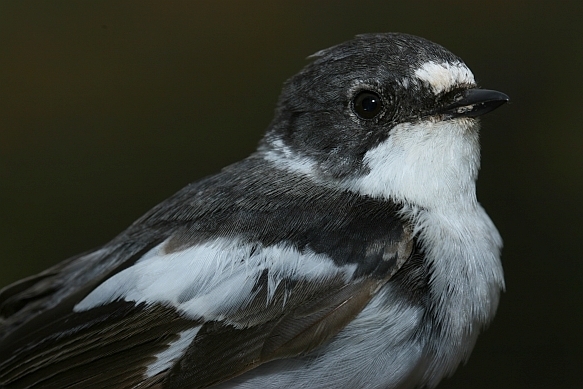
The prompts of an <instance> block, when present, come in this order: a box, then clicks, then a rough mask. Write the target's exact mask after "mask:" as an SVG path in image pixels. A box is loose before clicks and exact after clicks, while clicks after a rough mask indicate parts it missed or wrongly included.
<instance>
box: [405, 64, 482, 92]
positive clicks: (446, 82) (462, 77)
mask: <svg viewBox="0 0 583 389" xmlns="http://www.w3.org/2000/svg"><path fill="white" fill-rule="evenodd" d="M415 76H416V77H417V78H418V79H419V80H421V81H423V82H426V83H428V84H429V86H431V89H432V90H433V93H435V94H438V93H441V92H444V91H447V90H450V89H452V88H454V87H455V86H457V85H460V84H461V85H463V84H475V83H476V81H475V80H474V75H473V74H472V72H471V71H470V69H468V67H467V66H466V65H464V64H463V63H461V62H458V63H436V62H433V61H429V62H425V63H424V64H423V65H422V66H421V67H420V68H419V69H417V70H416V71H415Z"/></svg>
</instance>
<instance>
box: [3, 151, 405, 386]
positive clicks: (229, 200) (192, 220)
mask: <svg viewBox="0 0 583 389" xmlns="http://www.w3.org/2000/svg"><path fill="white" fill-rule="evenodd" d="M398 211H399V208H398V206H397V204H394V203H390V202H387V201H382V200H378V199H374V198H370V197H366V196H361V195H356V194H353V193H350V192H347V191H342V190H339V189H337V188H334V187H330V186H327V185H319V184H316V183H314V181H313V180H310V179H308V178H306V177H302V176H300V175H297V174H293V173H290V172H287V171H285V170H281V169H277V168H276V167H274V166H269V169H266V166H265V165H264V162H263V161H260V160H257V159H256V158H248V159H247V160H244V161H242V162H240V163H237V164H235V165H232V166H230V167H228V168H226V169H224V170H223V171H222V172H221V173H219V174H217V175H215V176H211V177H208V178H206V179H203V180H201V181H199V182H197V183H194V184H191V185H189V186H187V187H186V188H184V189H183V190H181V191H179V192H178V193H176V194H175V195H174V196H172V197H171V198H169V199H168V200H166V201H164V202H163V203H161V204H160V205H158V206H157V207H155V208H153V209H152V210H151V211H150V212H148V213H147V214H145V215H144V216H143V217H142V218H140V219H139V220H138V221H136V222H135V223H134V224H133V225H131V226H130V227H129V228H128V229H127V230H126V231H125V232H124V233H122V234H121V235H119V236H118V237H116V238H115V239H114V240H112V242H110V243H109V244H108V245H106V246H104V247H103V248H101V249H99V250H97V251H95V252H91V253H88V254H86V255H81V256H79V257H76V258H74V259H72V260H69V261H67V262H65V263H63V264H61V265H57V267H55V268H53V269H52V270H51V269H49V271H47V272H45V273H44V275H41V276H38V278H36V279H35V278H32V279H30V280H29V281H28V282H27V283H25V284H20V285H15V286H12V287H8V288H7V289H5V290H4V291H3V292H2V294H1V295H0V297H2V301H0V304H2V314H3V315H4V318H3V320H4V321H5V324H3V325H4V326H5V328H9V327H8V326H7V324H11V323H12V327H11V328H10V330H11V331H7V333H6V334H7V335H6V336H5V338H4V339H3V340H0V353H5V355H8V354H7V352H8V350H13V351H12V352H11V357H10V358H9V359H6V360H4V361H0V382H4V383H6V384H8V383H14V384H15V385H17V386H21V387H26V386H27V385H32V383H34V382H39V381H43V380H46V382H47V383H50V385H57V386H66V385H70V384H75V383H79V382H84V385H85V387H91V386H92V385H93V386H94V387H107V386H108V385H110V386H111V385H112V383H113V382H114V381H115V380H119V379H123V380H126V381H127V382H128V386H131V385H134V384H135V383H137V382H147V383H148V385H152V386H154V385H155V384H158V383H160V382H162V381H164V382H166V383H167V384H168V385H170V387H171V384H175V385H176V386H181V385H183V384H185V383H187V382H193V381H196V382H199V383H200V387H205V386H206V385H210V384H212V383H215V382H220V381H224V380H225V379H228V378H229V377H232V376H234V375H238V374H241V373H242V372H244V371H247V370H249V369H252V368H254V367H256V366H258V365H259V364H262V363H265V362H267V361H269V360H273V359H278V358H284V357H288V356H293V355H300V354H304V353H307V352H309V351H310V350H313V349H314V348H315V347H317V346H319V345H321V344H322V343H324V342H326V341H327V340H329V339H330V338H331V337H332V336H334V335H335V334H336V333H337V332H338V331H340V330H341V329H342V328H343V326H344V325H346V324H347V323H348V322H349V321H350V320H351V319H352V318H354V317H355V316H356V315H357V314H358V313H359V312H360V310H361V309H363V307H364V306H366V304H367V303H368V301H369V300H370V299H371V298H372V297H373V296H374V295H375V294H376V292H377V291H378V290H379V288H381V287H382V285H384V283H386V282H387V281H388V280H389V279H390V278H391V277H392V275H393V274H395V273H396V272H397V270H398V269H399V268H400V267H401V266H402V265H403V263H405V262H406V261H407V259H408V258H409V257H410V256H411V255H412V251H413V247H414V237H413V236H412V233H411V228H410V226H409V225H408V224H407V222H406V221H404V220H403V219H402V218H400V217H399V214H398ZM72 275H73V276H74V275H78V278H79V279H78V280H77V284H76V287H71V285H66V282H72V283H75V280H74V279H73V280H72V279H71V278H72ZM83 280H85V282H82V281H83ZM64 290H67V292H68V293H64V292H63V291H64ZM27 316H28V317H30V318H31V319H30V320H28V319H25V318H26V317H27ZM97 334H99V336H97ZM96 336H97V337H98V338H99V340H96ZM41 349H42V351H43V353H42V357H38V356H37V354H38V351H40V350H41ZM104 350H106V351H107V352H104ZM121 360H125V361H132V362H131V363H130V365H131V366H125V367H124V368H123V369H121V367H119V361H121ZM193 366H197V367H193ZM186 367H188V368H186ZM104 370H105V371H108V372H109V373H110V374H108V375H107V376H106V375H103V374H100V373H101V372H102V371H104ZM61 377H62V378H61ZM108 377H109V378H108ZM107 380H113V381H111V382H110V381H107ZM130 384H131V385H130Z"/></svg>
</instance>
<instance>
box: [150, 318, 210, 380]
mask: <svg viewBox="0 0 583 389" xmlns="http://www.w3.org/2000/svg"><path fill="white" fill-rule="evenodd" d="M200 327H201V326H198V327H194V328H191V329H188V330H185V331H182V332H181V333H180V334H179V338H178V339H176V340H175V341H174V342H172V343H170V344H169V345H168V348H167V349H166V350H164V351H162V352H161V353H159V354H156V355H155V357H156V361H155V362H154V363H152V364H151V365H149V366H148V369H147V370H146V376H147V377H153V376H155V375H156V374H158V373H160V372H163V371H164V370H166V369H169V368H170V367H171V366H172V364H173V363H174V362H175V361H176V360H177V359H178V358H180V357H182V355H183V354H184V351H186V347H188V346H189V345H190V343H192V340H193V339H194V337H195V336H196V334H197V333H198V331H199V330H200Z"/></svg>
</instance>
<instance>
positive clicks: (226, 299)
mask: <svg viewBox="0 0 583 389" xmlns="http://www.w3.org/2000/svg"><path fill="white" fill-rule="evenodd" d="M164 248H165V243H162V244H160V245H159V246H157V247H156V248H154V249H153V250H152V251H150V252H149V253H147V254H145V255H144V257H143V258H142V259H140V260H139V261H138V262H137V263H136V264H135V265H133V266H131V267H129V268H127V269H125V270H123V271H121V272H119V273H118V274H116V275H114V276H113V277H111V278H109V279H108V280H106V281H105V282H103V283H102V284H101V285H99V286H98V287H97V288H96V289H94V290H93V291H92V292H91V293H90V294H89V295H88V296H87V297H85V298H84V299H83V300H82V301H81V302H79V303H78V304H77V305H76V306H75V311H77V312H79V311H85V310H88V309H91V308H94V307H97V306H100V305H103V304H107V303H110V302H113V301H115V300H125V301H135V302H136V303H142V302H145V303H147V304H153V303H161V304H165V305H171V306H173V307H175V308H176V309H177V310H178V311H180V312H181V313H182V314H184V315H185V316H186V317H189V318H192V319H204V320H225V319H226V318H227V317H228V316H229V314H231V313H233V312H236V311H237V310H240V309H243V308H245V306H246V305H247V304H248V303H249V302H250V301H251V300H252V298H253V297H254V296H255V294H256V293H257V291H254V287H255V284H256V282H257V280H258V279H259V277H260V276H261V274H262V273H263V271H264V270H265V269H268V270H269V272H268V277H269V279H268V289H269V290H268V296H269V297H271V296H272V295H273V293H274V291H275V288H276V287H277V285H278V284H279V282H280V281H281V280H283V279H286V278H287V279H296V280H298V279H304V280H326V279H330V278H332V277H336V276H343V277H345V278H346V280H347V281H348V280H349V279H350V278H351V277H352V275H353V273H354V270H355V269H356V265H354V264H353V265H346V266H342V267H340V266H337V265H336V264H335V263H334V261H332V259H330V258H329V257H328V256H326V255H323V254H316V253H314V252H311V251H307V250H306V251H304V252H299V251H298V250H296V249H295V248H293V247H291V246H286V245H282V244H279V245H274V246H267V247H264V246H261V245H260V244H255V245H253V244H250V243H242V242H241V241H239V240H238V239H228V238H219V239H216V240H214V241H210V242H205V243H203V244H200V245H197V246H193V247H191V248H188V249H186V250H183V251H179V252H172V253H167V252H165V249H164ZM268 302H269V301H266V304H267V303H268Z"/></svg>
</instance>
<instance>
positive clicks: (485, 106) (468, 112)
mask: <svg viewBox="0 0 583 389" xmlns="http://www.w3.org/2000/svg"><path fill="white" fill-rule="evenodd" d="M508 100H510V98H509V97H508V96H507V95H505V94H504V93H502V92H497V91H495V90H488V89H468V90H466V91H464V92H463V93H462V95H461V97H460V98H458V100H456V101H455V102H454V103H453V104H451V105H448V106H447V107H445V108H444V109H443V110H441V111H440V113H441V114H444V115H447V116H449V117H451V118H455V117H470V118H475V117H477V116H481V115H484V114H486V113H488V112H490V111H493V110H495V109H496V108H498V107H499V106H501V105H502V104H504V103H507V102H508Z"/></svg>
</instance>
